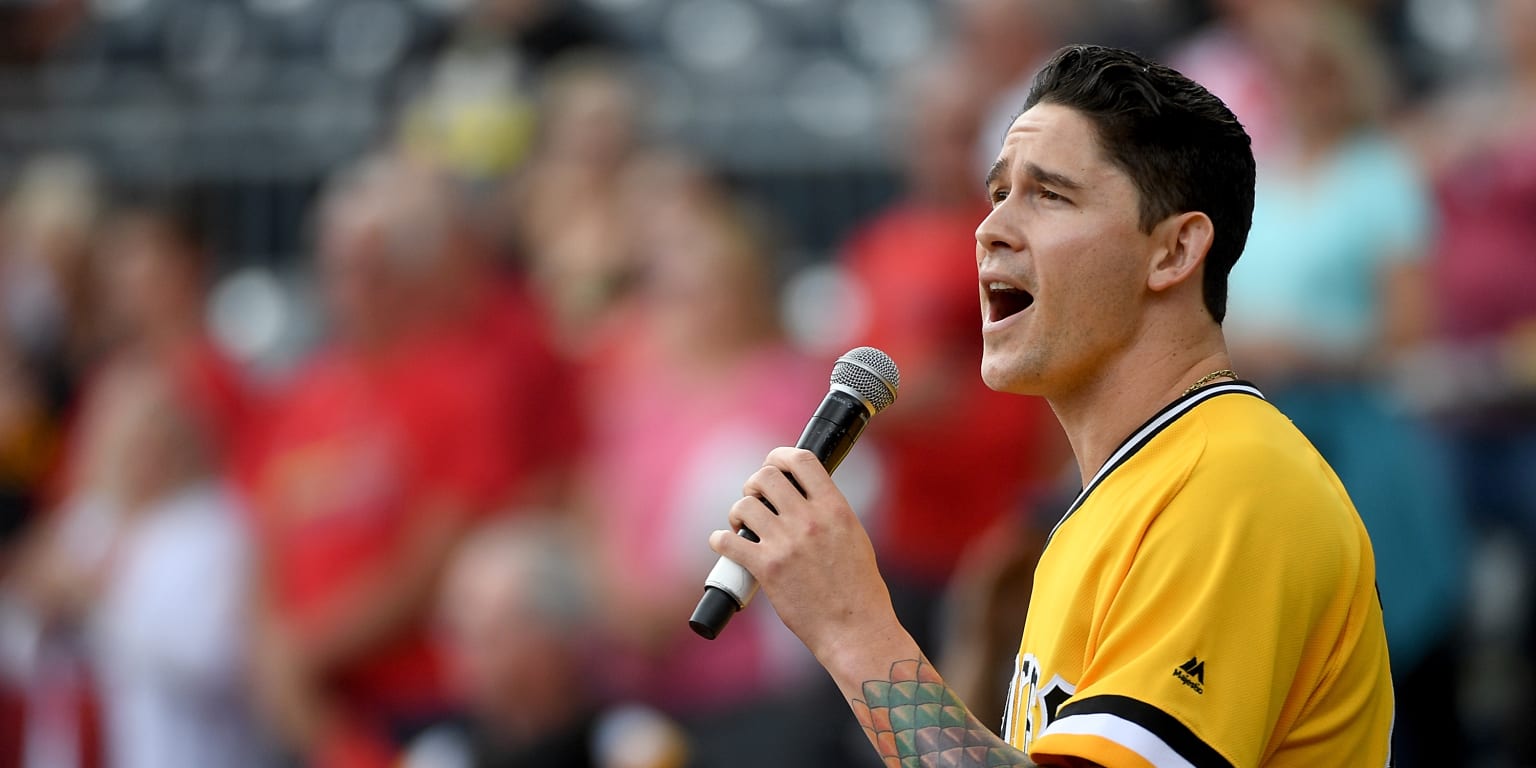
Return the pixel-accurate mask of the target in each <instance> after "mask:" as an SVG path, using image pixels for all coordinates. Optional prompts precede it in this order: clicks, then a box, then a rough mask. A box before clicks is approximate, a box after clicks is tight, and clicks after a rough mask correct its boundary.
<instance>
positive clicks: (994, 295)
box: [987, 280, 1035, 323]
mask: <svg viewBox="0 0 1536 768" xmlns="http://www.w3.org/2000/svg"><path fill="white" fill-rule="evenodd" d="M1034 303H1035V297H1034V296H1033V295H1031V294H1030V293H1029V292H1028V291H1025V290H1022V289H1020V288H1016V287H1014V286H1011V285H1009V284H1007V283H1003V282H998V281H996V280H994V281H992V282H990V283H987V322H989V323H995V322H997V321H999V320H1006V319H1007V318H1010V317H1013V316H1014V315H1017V314H1018V313H1020V312H1023V311H1024V310H1026V309H1029V306H1030V305H1031V304H1034Z"/></svg>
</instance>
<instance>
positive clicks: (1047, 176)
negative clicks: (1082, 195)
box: [1024, 163, 1083, 190]
mask: <svg viewBox="0 0 1536 768" xmlns="http://www.w3.org/2000/svg"><path fill="white" fill-rule="evenodd" d="M1024 172H1025V173H1027V174H1029V176H1030V177H1031V178H1033V179H1034V180H1035V181H1038V182H1040V183H1041V184H1044V185H1046V186H1048V187H1061V188H1062V189H1072V190H1080V189H1082V188H1083V185H1082V184H1081V183H1080V182H1078V181H1076V180H1075V179H1073V178H1072V177H1070V176H1067V175H1065V174H1061V173H1057V172H1055V171H1047V170H1046V169H1044V168H1041V167H1040V166H1038V165H1035V164H1034V163H1025V164H1024Z"/></svg>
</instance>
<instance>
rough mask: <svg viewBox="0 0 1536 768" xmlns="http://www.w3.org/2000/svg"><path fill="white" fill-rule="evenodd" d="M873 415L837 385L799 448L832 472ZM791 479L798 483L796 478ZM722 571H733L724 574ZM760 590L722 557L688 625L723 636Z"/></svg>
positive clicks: (710, 636)
mask: <svg viewBox="0 0 1536 768" xmlns="http://www.w3.org/2000/svg"><path fill="white" fill-rule="evenodd" d="M870 416H871V409H870V406H869V404H868V403H866V402H865V401H864V400H862V399H860V398H859V397H858V396H856V395H852V394H849V393H848V392H846V391H844V390H842V389H839V388H837V387H835V386H834V388H833V389H832V390H831V391H829V392H827V396H826V397H825V398H823V399H822V401H821V406H820V407H818V408H817V409H816V413H815V414H813V415H812V416H811V420H810V421H809V422H807V423H806V425H805V431H803V432H801V433H800V440H799V442H797V443H795V447H796V448H803V449H805V450H808V451H810V452H811V453H813V454H815V455H816V458H817V459H819V460H820V461H821V465H822V466H823V467H826V468H827V472H828V474H830V473H832V472H833V471H834V470H836V469H837V467H838V465H839V464H841V463H843V459H844V458H846V457H847V456H848V451H849V450H851V449H852V448H853V444H854V443H856V442H858V440H859V435H861V434H863V432H864V427H865V426H867V425H868V424H869V417H870ZM790 482H794V478H793V477H791V478H790ZM796 487H797V488H798V487H799V486H798V485H797V486H796ZM763 503H764V504H765V505H767V506H768V508H769V509H770V510H772V509H773V505H771V504H768V502H767V501H766V500H765V501H764V502H763ZM776 512H777V511H776V510H775V513H776ZM737 534H738V535H740V536H744V537H746V538H747V539H749V540H751V541H757V540H758V538H757V534H755V533H753V532H752V530H751V529H750V528H746V527H743V528H742V529H741V530H740V531H737ZM733 569H734V570H733ZM722 570H724V571H729V573H722ZM737 571H739V573H736V572H737ZM742 575H745V577H746V580H745V581H744V580H742V579H741V578H740V577H741V576H742ZM733 592H734V593H735V594H733ZM756 592H757V582H756V580H755V579H752V577H751V574H749V573H747V572H746V569H744V568H742V567H741V566H739V565H737V564H736V563H734V562H732V561H731V560H729V559H727V558H724V557H722V558H720V562H719V563H718V564H716V566H715V570H713V571H711V572H710V578H708V579H706V581H705V587H704V596H703V598H701V599H700V600H699V605H698V607H697V608H694V610H693V616H692V617H691V618H690V619H689V620H688V626H690V627H692V628H693V631H694V632H697V633H698V634H699V635H700V636H702V637H704V638H707V639H710V640H713V639H715V638H716V637H719V635H720V631H721V630H723V629H724V628H725V625H726V623H727V622H729V621H730V620H731V617H732V616H734V615H736V612H737V611H740V610H741V609H742V608H745V607H746V605H747V603H748V602H749V601H751V599H752V596H753V595H754V594H755V593H756Z"/></svg>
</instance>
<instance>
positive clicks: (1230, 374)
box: [1180, 368, 1237, 397]
mask: <svg viewBox="0 0 1536 768" xmlns="http://www.w3.org/2000/svg"><path fill="white" fill-rule="evenodd" d="M1223 377H1225V378H1228V379H1236V378H1237V372H1236V371H1233V370H1232V369H1231V368H1223V369H1221V370H1219V371H1211V372H1210V373H1207V374H1206V375H1204V376H1201V377H1200V378H1199V379H1198V380H1197V381H1196V382H1195V383H1193V384H1191V385H1189V389H1186V390H1184V394H1185V395H1187V394H1189V393H1191V392H1193V391H1195V390H1197V389H1199V388H1201V387H1203V386H1205V385H1207V384H1209V383H1211V382H1213V381H1215V380H1217V379H1220V378H1223ZM1180 397H1183V395H1180Z"/></svg>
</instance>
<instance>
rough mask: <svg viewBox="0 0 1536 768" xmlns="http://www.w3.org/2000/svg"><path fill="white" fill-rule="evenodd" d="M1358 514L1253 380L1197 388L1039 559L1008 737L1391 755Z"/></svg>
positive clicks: (1382, 759) (1114, 758) (1238, 758)
mask: <svg viewBox="0 0 1536 768" xmlns="http://www.w3.org/2000/svg"><path fill="white" fill-rule="evenodd" d="M1375 579H1376V566H1375V560H1374V558H1373V556H1372V554H1371V544H1370V540H1369V539H1368V538H1367V536H1366V531H1365V527H1364V525H1363V524H1362V523H1361V522H1360V517H1359V515H1358V514H1357V513H1356V512H1355V509H1354V506H1353V505H1352V504H1351V503H1350V501H1349V497H1348V495H1346V494H1345V492H1344V488H1343V486H1342V485H1341V484H1340V483H1339V480H1338V478H1337V477H1336V476H1335V475H1334V473H1333V471H1332V470H1331V469H1330V468H1329V467H1328V465H1327V463H1326V462H1324V461H1323V458H1322V457H1321V456H1319V455H1318V453H1317V451H1316V450H1315V449H1314V448H1313V447H1312V445H1311V444H1310V443H1308V442H1307V440H1306V438H1305V437H1303V436H1302V435H1301V433H1300V432H1298V431H1297V430H1296V428H1295V427H1294V426H1292V425H1291V423H1290V421H1289V420H1287V419H1286V418H1285V417H1284V416H1283V415H1282V414H1281V413H1280V412H1279V411H1277V410H1275V408H1274V407H1273V406H1271V405H1270V404H1269V403H1268V402H1266V401H1265V400H1264V399H1263V397H1262V396H1261V395H1260V393H1259V391H1258V390H1256V389H1254V388H1253V387H1252V386H1251V385H1248V384H1246V383H1242V382H1238V383H1233V384H1221V385H1217V386H1212V387H1207V388H1205V389H1201V390H1197V391H1195V392H1194V393H1192V394H1189V395H1186V396H1184V397H1181V398H1179V399H1178V400H1177V401H1175V402H1174V403H1172V404H1170V405H1169V406H1168V407H1167V408H1165V409H1163V411H1162V412H1160V413H1159V414H1157V415H1156V416H1154V417H1153V418H1152V419H1151V420H1150V421H1148V422H1147V423H1146V424H1145V425H1143V426H1142V427H1141V428H1140V429H1139V430H1137V431H1136V432H1135V433H1134V434H1133V435H1131V437H1130V438H1129V439H1127V440H1126V441H1125V442H1124V443H1123V444H1121V446H1120V447H1119V449H1117V450H1116V451H1115V452H1114V454H1113V455H1111V457H1110V459H1109V461H1107V462H1105V464H1104V467H1103V468H1102V469H1100V470H1099V472H1098V474H1097V475H1096V476H1095V477H1094V478H1093V480H1092V481H1091V482H1090V483H1088V485H1087V487H1086V488H1084V489H1083V492H1082V494H1081V495H1079V496H1078V498H1077V500H1076V501H1075V502H1074V503H1073V504H1072V506H1071V508H1069V510H1068V511H1067V514H1066V516H1065V517H1063V518H1062V520H1061V522H1059V523H1057V525H1056V529H1055V530H1054V531H1053V532H1052V533H1051V538H1050V540H1049V543H1048V544H1047V545H1046V548H1045V552H1044V554H1043V555H1042V556H1041V558H1040V563H1039V565H1038V566H1037V567H1036V570H1035V582H1034V592H1033V594H1032V596H1031V598H1030V605H1029V618H1028V620H1027V621H1026V622H1025V626H1024V636H1023V640H1022V641H1021V643H1020V648H1019V659H1018V665H1017V669H1016V671H1015V674H1014V679H1013V683H1012V685H1011V686H1010V688H1009V693H1008V703H1007V714H1006V716H1005V721H1004V724H1003V735H1004V736H1005V737H1006V738H1007V739H1008V740H1009V742H1011V743H1012V744H1013V745H1014V746H1016V747H1019V748H1020V749H1023V750H1024V751H1026V752H1027V753H1028V754H1029V755H1030V757H1031V758H1032V759H1033V760H1035V761H1036V762H1041V763H1042V764H1046V765H1049V764H1050V763H1051V759H1052V758H1062V757H1077V758H1082V759H1085V760H1090V761H1093V762H1094V763H1097V764H1099V765H1103V766H1110V767H1111V768H1122V766H1124V767H1129V766H1156V767H1157V768H1170V767H1172V766H1201V767H1203V766H1242V767H1243V768H1248V767H1250V766H1272V767H1274V768H1285V767H1288V766H1297V767H1299V768H1315V767H1316V766H1351V767H1355V766H1386V765H1390V762H1391V748H1390V741H1391V730H1392V717H1393V702H1392V681H1391V674H1390V670H1389V667H1388V663H1387V642H1386V635H1385V633H1384V631H1383V629H1382V620H1381V605H1380V602H1379V600H1378V598H1377V594H1376V586H1375Z"/></svg>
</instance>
